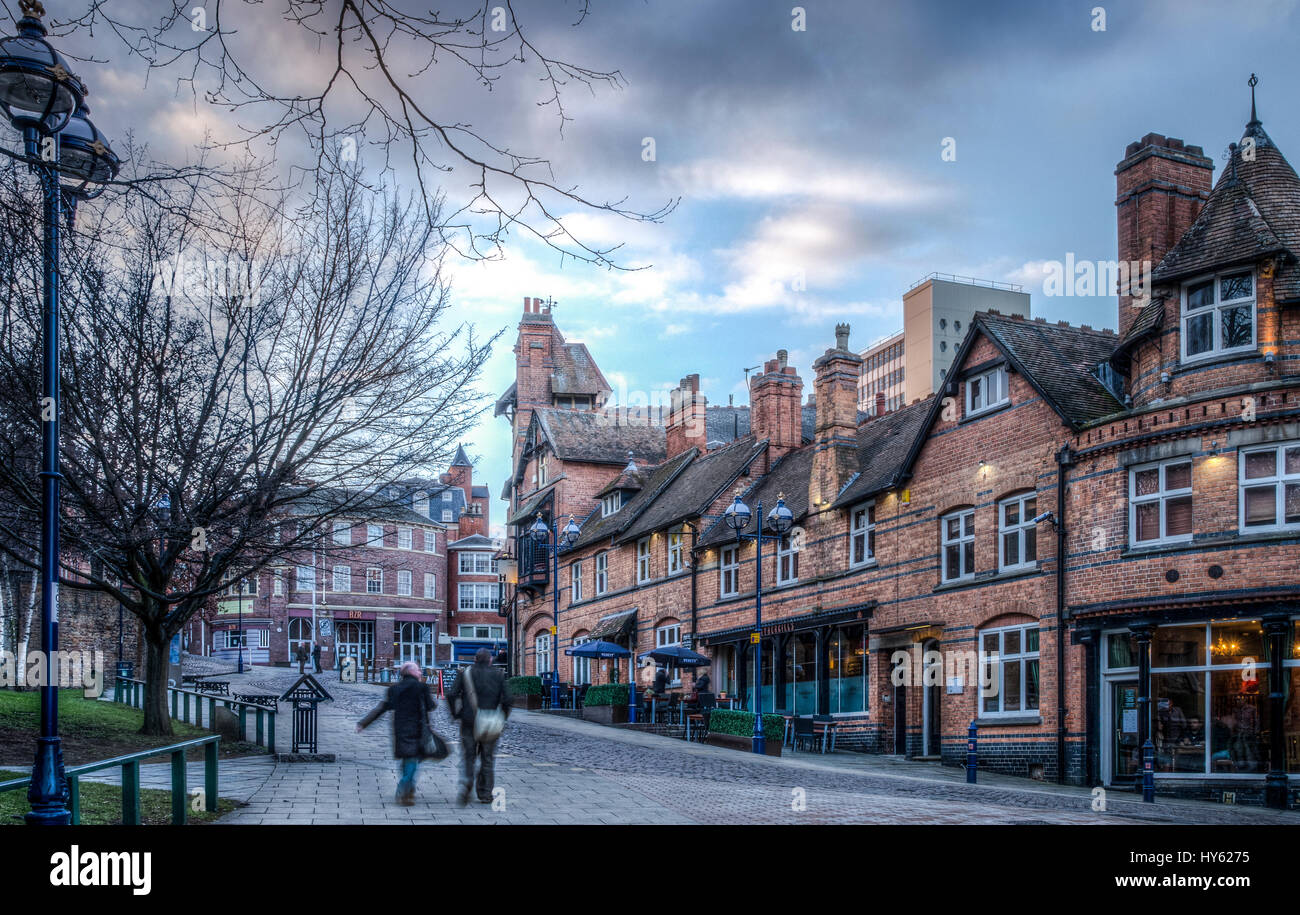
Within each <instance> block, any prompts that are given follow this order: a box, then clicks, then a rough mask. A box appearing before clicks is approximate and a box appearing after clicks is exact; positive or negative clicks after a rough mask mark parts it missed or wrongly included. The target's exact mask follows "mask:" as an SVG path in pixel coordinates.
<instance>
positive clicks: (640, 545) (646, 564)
mask: <svg viewBox="0 0 1300 915" xmlns="http://www.w3.org/2000/svg"><path fill="white" fill-rule="evenodd" d="M649 580H650V538H649V537H642V538H641V539H640V540H638V541H637V542H636V583H637V584H639V585H640V584H645V583H646V582H647V581H649Z"/></svg>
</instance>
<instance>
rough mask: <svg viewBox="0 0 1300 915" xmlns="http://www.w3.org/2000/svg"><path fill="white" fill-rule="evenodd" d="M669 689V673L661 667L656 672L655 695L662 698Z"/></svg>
mask: <svg viewBox="0 0 1300 915" xmlns="http://www.w3.org/2000/svg"><path fill="white" fill-rule="evenodd" d="M667 689H668V671H667V670H666V669H665V668H663V667H661V668H659V669H658V670H657V671H655V695H656V696H662V695H663V694H664V693H665V692H666V691H667Z"/></svg>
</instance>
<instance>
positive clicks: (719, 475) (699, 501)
mask: <svg viewBox="0 0 1300 915" xmlns="http://www.w3.org/2000/svg"><path fill="white" fill-rule="evenodd" d="M766 448H767V440H766V439H763V440H761V441H755V440H754V439H753V438H752V437H749V436H747V437H746V438H743V439H741V440H740V441H737V442H733V443H731V444H730V445H727V446H725V447H723V448H719V449H718V450H717V451H711V452H709V453H708V454H706V455H703V456H702V457H697V458H696V459H695V460H694V461H692V462H691V464H690V466H689V467H687V468H686V469H685V470H683V471H682V472H681V473H680V474H678V475H677V476H676V477H675V478H674V479H673V480H672V481H671V482H670V484H669V485H668V486H667V487H666V488H665V490H664V492H663V493H662V495H660V496H659V497H658V498H657V499H655V500H654V501H653V502H652V503H651V504H649V505H648V506H647V507H646V508H645V510H644V511H642V512H640V513H639V514H638V516H637V518H636V519H635V521H634V523H631V524H629V525H627V526H626V527H625V529H624V530H623V532H622V533H621V534H620V535H619V539H620V540H633V539H635V538H637V537H644V536H645V535H646V534H649V533H651V532H652V531H657V530H661V529H663V528H665V527H668V526H669V525H672V524H677V523H679V522H681V521H685V520H687V519H688V518H694V517H697V516H699V515H701V514H703V513H704V512H705V511H707V510H708V508H709V506H710V505H711V504H712V503H713V501H714V500H715V499H717V498H718V496H720V495H722V494H723V493H725V492H726V491H727V490H728V488H729V487H730V486H731V485H732V484H733V483H734V482H735V481H736V479H737V477H739V476H740V475H741V473H742V472H743V471H744V470H745V468H746V467H748V466H749V465H750V464H752V463H753V462H754V459H755V458H757V457H758V456H759V455H760V454H762V453H763V452H764V451H765V450H766Z"/></svg>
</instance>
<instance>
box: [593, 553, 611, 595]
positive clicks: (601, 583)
mask: <svg viewBox="0 0 1300 915" xmlns="http://www.w3.org/2000/svg"><path fill="white" fill-rule="evenodd" d="M608 590H609V553H608V552H605V553H597V554H596V593H597V594H604V593H605V592H606V591H608Z"/></svg>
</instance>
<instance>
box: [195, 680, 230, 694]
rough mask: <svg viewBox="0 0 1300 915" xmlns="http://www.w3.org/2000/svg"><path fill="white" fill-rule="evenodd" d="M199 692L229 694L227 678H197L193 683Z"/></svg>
mask: <svg viewBox="0 0 1300 915" xmlns="http://www.w3.org/2000/svg"><path fill="white" fill-rule="evenodd" d="M194 685H195V686H197V687H198V688H199V690H200V691H201V692H205V693H217V694H219V695H222V696H229V695H230V681H229V680H199V681H198V682H196V683H195V684H194Z"/></svg>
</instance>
